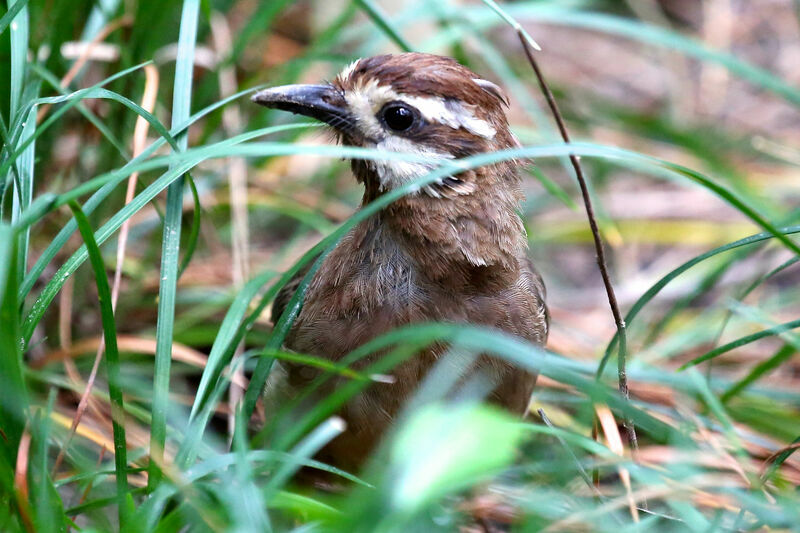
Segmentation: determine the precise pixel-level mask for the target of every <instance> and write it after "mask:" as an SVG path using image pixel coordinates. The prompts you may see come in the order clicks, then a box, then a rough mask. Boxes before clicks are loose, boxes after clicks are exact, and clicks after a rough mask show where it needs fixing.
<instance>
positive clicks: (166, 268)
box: [147, 0, 200, 491]
mask: <svg viewBox="0 0 800 533" xmlns="http://www.w3.org/2000/svg"><path fill="white" fill-rule="evenodd" d="M199 9H200V2H199V0H184V2H183V12H182V13H181V24H180V35H179V38H178V58H177V61H176V64H175V85H174V87H173V93H172V127H173V128H174V127H175V126H177V125H179V124H182V123H184V122H185V121H186V120H187V119H188V118H189V116H190V109H191V102H192V79H193V71H194V48H195V41H196V38H197V19H198V13H199ZM188 142H189V141H188V136H187V135H186V133H183V134H182V135H181V136H180V137H179V138H178V147H177V148H176V149H177V150H179V151H184V150H185V149H186V147H187V146H188ZM171 168H176V166H171ZM187 170H188V169H187ZM182 217H183V179H182V178H178V179H176V180H174V181H173V182H172V183H170V185H169V188H168V189H167V209H166V213H165V215H164V233H163V240H162V247H161V269H160V272H161V274H160V280H161V281H160V283H159V286H158V322H157V325H156V355H155V369H154V372H153V403H152V412H153V420H152V423H151V426H150V457H151V459H150V470H149V476H148V480H147V487H148V490H151V491H152V490H153V489H154V488H155V487H156V486H158V482H159V480H160V479H161V470H160V468H161V464H162V463H163V462H164V450H165V447H166V440H167V407H168V405H169V378H170V363H171V362H172V334H173V333H172V332H173V325H174V321H175V293H176V291H177V283H178V269H179V265H178V263H179V260H180V257H179V249H180V241H181V219H182Z"/></svg>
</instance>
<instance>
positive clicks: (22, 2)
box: [0, 0, 28, 35]
mask: <svg viewBox="0 0 800 533" xmlns="http://www.w3.org/2000/svg"><path fill="white" fill-rule="evenodd" d="M9 4H10V5H9V8H8V11H6V12H5V13H4V14H3V17H2V18H0V35H2V34H3V32H4V31H6V28H8V25H9V24H11V21H12V20H14V17H16V16H17V14H18V13H19V12H20V11H22V8H24V7H25V6H26V5H28V0H16V1H14V0H11V1H10V2H9Z"/></svg>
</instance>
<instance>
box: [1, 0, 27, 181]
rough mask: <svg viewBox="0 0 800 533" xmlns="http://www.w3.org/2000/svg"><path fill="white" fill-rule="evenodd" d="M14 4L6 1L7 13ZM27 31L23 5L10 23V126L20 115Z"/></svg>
mask: <svg viewBox="0 0 800 533" xmlns="http://www.w3.org/2000/svg"><path fill="white" fill-rule="evenodd" d="M15 3H16V2H15V0H9V1H8V7H9V11H10V10H11V9H12V8H13V7H14V4H15ZM28 29H29V28H28V8H27V6H25V5H23V6H22V8H21V9H20V11H19V13H17V15H16V16H15V17H14V18H13V22H12V23H11V80H10V93H11V107H10V108H9V109H10V117H11V119H10V121H9V122H10V123H11V124H13V123H14V121H15V120H17V119H18V118H19V117H20V115H21V107H22V87H23V85H24V83H25V71H26V70H27V65H28ZM0 175H2V173H0Z"/></svg>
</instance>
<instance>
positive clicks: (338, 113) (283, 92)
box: [252, 85, 353, 130]
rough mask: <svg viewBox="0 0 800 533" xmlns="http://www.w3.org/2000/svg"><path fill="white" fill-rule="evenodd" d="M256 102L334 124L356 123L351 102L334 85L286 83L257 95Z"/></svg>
mask: <svg viewBox="0 0 800 533" xmlns="http://www.w3.org/2000/svg"><path fill="white" fill-rule="evenodd" d="M252 100H253V102H255V103H257V104H261V105H263V106H265V107H270V108H274V109H282V110H283V111H291V112H292V113H297V114H298V115H305V116H307V117H311V118H315V119H317V120H321V121H322V122H325V123H327V124H329V125H331V126H333V127H334V128H337V129H340V130H341V129H343V128H344V127H347V126H349V125H352V124H353V120H352V117H351V116H350V113H349V111H348V108H347V102H346V101H345V99H344V96H343V95H342V93H341V92H340V91H338V90H337V89H336V88H334V87H333V86H332V85H284V86H282V87H272V88H270V89H264V90H263V91H259V92H257V93H256V94H254V95H253V98H252Z"/></svg>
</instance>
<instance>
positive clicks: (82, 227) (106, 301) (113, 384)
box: [69, 201, 128, 527]
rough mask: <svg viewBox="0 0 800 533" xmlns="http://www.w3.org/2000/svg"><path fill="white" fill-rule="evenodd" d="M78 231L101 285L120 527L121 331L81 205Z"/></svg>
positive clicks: (124, 460)
mask: <svg viewBox="0 0 800 533" xmlns="http://www.w3.org/2000/svg"><path fill="white" fill-rule="evenodd" d="M69 207H70V209H71V210H72V214H73V216H74V217H75V221H76V223H77V225H78V230H79V231H80V233H81V237H83V241H84V244H85V245H86V250H87V253H88V254H89V262H90V263H91V264H92V269H93V270H94V277H95V282H96V284H97V299H98V303H99V304H100V315H101V318H102V322H103V339H104V341H105V345H106V350H105V353H106V372H107V373H108V395H109V397H110V398H111V423H112V426H113V433H114V466H115V467H116V468H115V470H116V479H117V494H116V501H117V505H118V514H119V522H120V526H121V527H123V526H124V524H125V522H126V521H127V519H128V502H127V498H128V496H127V495H128V473H127V468H128V454H127V444H126V439H125V408H124V405H123V401H122V379H121V376H120V361H119V349H118V348H117V328H116V323H115V321H114V310H113V309H112V307H111V289H110V288H109V285H108V276H106V270H105V265H104V264H103V256H102V255H101V253H100V248H99V247H98V246H97V241H95V238H94V234H93V232H92V227H91V225H90V224H89V219H88V218H87V217H86V215H85V214H84V212H83V211H82V210H81V208H80V206H79V205H78V203H77V202H74V201H73V202H70V204H69Z"/></svg>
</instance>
